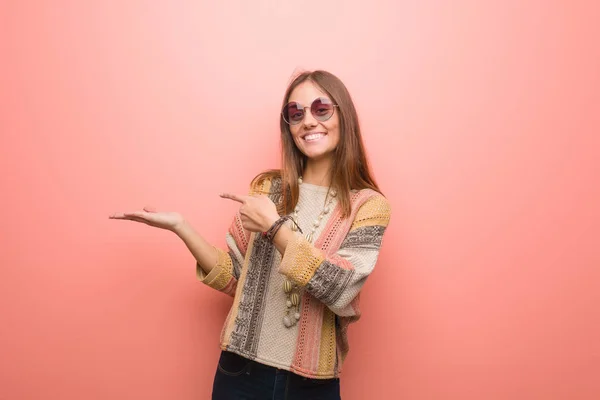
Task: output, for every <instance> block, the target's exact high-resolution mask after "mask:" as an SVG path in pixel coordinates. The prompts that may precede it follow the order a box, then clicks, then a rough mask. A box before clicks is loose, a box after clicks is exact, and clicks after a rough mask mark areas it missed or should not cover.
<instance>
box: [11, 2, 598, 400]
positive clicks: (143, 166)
mask: <svg viewBox="0 0 600 400" xmlns="http://www.w3.org/2000/svg"><path fill="white" fill-rule="evenodd" d="M525 3H526V4H525ZM586 3H588V4H586ZM594 3H595V2H592V1H588V2H585V1H576V0H575V1H568V2H565V1H558V0H557V1H541V0H538V1H535V0H534V1H528V2H523V1H521V0H518V1H517V0H510V1H500V0H497V1H487V2H480V1H467V0H462V1H453V2H450V1H448V2H445V1H440V0H438V1H434V0H428V1H420V2H409V1H379V2H374V3H373V2H369V3H368V4H369V5H370V7H369V6H366V5H365V3H364V2H359V1H356V0H353V1H348V0H345V1H341V0H339V1H321V2H315V1H295V2H282V1H266V0H263V1H231V0H230V1H225V2H216V1H210V2H209V1H205V2H184V1H177V2H163V3H162V4H161V3H159V2H156V1H155V2H152V3H149V4H145V3H143V2H140V1H137V2H134V1H129V2H106V1H91V0H89V1H85V2H76V1H62V2H58V1H54V2H41V1H37V2H36V1H31V0H30V1H19V2H17V1H7V2H2V3H0V44H1V46H0V49H1V50H0V51H1V52H2V53H1V54H0V57H1V61H0V89H1V90H0V128H1V130H0V131H1V136H0V152H1V157H0V168H1V171H2V173H1V175H0V179H1V180H0V184H1V186H0V187H1V188H2V195H1V196H0V203H1V208H0V212H1V214H2V229H1V231H0V235H1V237H0V239H1V243H2V244H1V249H2V250H1V252H0V305H1V311H0V398H2V399H11V400H12V399H41V398H44V399H61V400H65V399H91V400H93V399H142V398H143V399H201V398H207V397H208V395H209V393H210V385H211V382H212V377H213V373H214V370H215V366H216V360H217V356H218V351H219V350H218V346H217V342H218V335H219V331H220V328H221V324H222V323H223V321H224V318H225V313H226V311H227V309H228V306H229V304H230V300H229V299H228V298H226V297H225V296H223V295H221V294H219V293H216V292H213V291H210V290H209V289H207V288H206V287H204V286H202V285H201V284H199V283H198V282H197V281H196V280H195V276H194V268H193V266H194V263H193V259H192V257H191V255H190V254H189V253H188V252H187V251H186V249H185V246H184V245H183V244H182V243H181V242H179V241H178V239H177V238H176V237H175V236H174V235H171V234H169V233H167V232H164V231H158V230H153V229H151V228H149V227H146V226H142V225H138V224H134V223H128V222H125V221H112V220H108V219H107V216H108V214H109V213H111V212H114V211H122V210H131V209H137V208H139V207H141V206H143V205H145V204H151V205H154V206H156V207H158V208H159V209H167V210H178V211H180V212H182V213H184V214H185V215H186V216H187V217H188V218H189V219H190V220H191V221H192V222H193V223H194V224H195V225H196V227H197V228H198V230H200V231H201V232H202V233H203V234H204V235H205V236H206V237H207V238H208V239H209V240H211V241H212V242H214V243H215V244H219V245H224V234H225V230H226V228H227V226H228V224H229V222H230V220H231V217H232V215H233V213H234V212H235V210H236V205H235V204H234V203H232V202H229V201H224V200H222V199H220V198H219V197H218V196H217V194H218V193H219V192H221V191H235V192H244V191H245V190H246V186H247V184H248V181H249V179H250V178H251V177H252V176H253V175H254V174H255V173H257V172H258V171H260V170H261V169H263V168H267V167H273V166H276V165H277V161H278V157H277V153H276V152H277V149H278V132H277V129H278V125H277V121H278V120H277V113H278V111H279V105H280V101H281V96H282V94H283V91H284V89H285V86H286V84H287V82H288V79H289V78H290V76H291V74H292V73H293V72H294V70H296V69H297V68H324V69H328V70H331V71H332V72H334V73H336V74H337V75H339V76H340V77H341V78H342V79H343V80H344V81H345V82H346V83H347V85H348V87H349V88H350V90H351V92H352V94H353V96H354V98H355V100H356V103H357V106H358V109H359V111H360V116H361V119H362V123H363V128H364V132H365V140H366V143H367V146H368V150H369V153H370V157H371V161H372V163H373V168H374V171H375V173H376V175H377V177H378V180H379V182H380V185H381V187H382V188H383V190H384V192H385V194H386V195H387V196H388V198H389V199H390V201H391V202H392V205H393V210H394V214H393V220H392V224H391V226H390V227H389V230H388V233H387V236H386V239H385V242H384V248H383V251H382V254H381V258H380V263H379V264H378V267H377V268H376V270H375V273H374V275H373V276H372V278H371V279H370V281H369V282H368V283H367V285H366V287H365V289H364V297H363V303H362V304H363V309H364V316H363V319H362V320H361V321H360V322H359V323H358V324H356V325H355V326H353V328H352V329H351V331H350V340H351V347H352V348H351V351H350V355H349V357H348V360H347V364H346V368H345V371H344V375H343V379H342V394H343V398H344V399H346V400H349V399H396V398H398V399H411V400H413V399H428V400H429V399H444V400H446V399H457V400H470V399H478V400H479V399H486V400H490V399H544V400H547V399H597V398H600V378H599V377H600V313H599V312H598V304H599V301H600V290H599V289H600V288H599V286H600V272H599V269H598V267H599V266H600V250H599V244H600V243H599V242H600V231H599V226H600V210H599V203H600V184H599V178H600V176H599V175H600V168H599V160H598V153H599V151H598V149H599V148H600V143H599V142H600V140H599V139H598V135H599V134H600V112H599V110H600V94H599V93H600V73H599V71H600V45H599V42H600V28H598V27H597V26H598V25H597V21H598V20H599V19H600V7H599V6H597V5H592V4H594ZM595 4H597V3H595Z"/></svg>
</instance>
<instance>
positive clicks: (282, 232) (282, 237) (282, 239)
mask: <svg viewBox="0 0 600 400" xmlns="http://www.w3.org/2000/svg"><path fill="white" fill-rule="evenodd" d="M293 236H294V231H292V230H291V229H290V228H289V227H288V226H287V225H285V224H284V225H283V226H282V227H281V228H279V230H278V231H277V234H276V235H275V237H274V238H273V244H274V245H275V248H277V250H278V251H279V252H280V253H281V256H283V255H284V254H285V249H286V247H287V245H288V242H289V241H290V239H291V238H292V237H293Z"/></svg>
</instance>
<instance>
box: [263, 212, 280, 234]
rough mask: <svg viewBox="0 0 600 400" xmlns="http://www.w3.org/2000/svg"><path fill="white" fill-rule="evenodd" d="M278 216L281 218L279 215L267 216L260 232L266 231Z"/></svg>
mask: <svg viewBox="0 0 600 400" xmlns="http://www.w3.org/2000/svg"><path fill="white" fill-rule="evenodd" d="M279 218H281V217H280V216H279V215H277V216H272V217H270V218H268V219H267V222H266V224H265V226H263V229H262V232H267V231H268V230H269V229H271V228H272V227H273V225H275V223H276V222H277V221H279Z"/></svg>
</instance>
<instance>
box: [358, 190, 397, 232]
mask: <svg viewBox="0 0 600 400" xmlns="http://www.w3.org/2000/svg"><path fill="white" fill-rule="evenodd" d="M353 197H354V201H353V203H354V204H353V208H354V207H356V215H355V216H354V221H353V223H352V228H357V227H359V226H369V225H379V226H383V227H387V226H388V224H389V222H390V218H391V214H392V206H391V204H390V202H389V200H388V199H387V198H386V197H385V196H384V195H383V194H381V193H379V192H377V191H375V190H372V189H363V190H360V191H357V192H354V196H353Z"/></svg>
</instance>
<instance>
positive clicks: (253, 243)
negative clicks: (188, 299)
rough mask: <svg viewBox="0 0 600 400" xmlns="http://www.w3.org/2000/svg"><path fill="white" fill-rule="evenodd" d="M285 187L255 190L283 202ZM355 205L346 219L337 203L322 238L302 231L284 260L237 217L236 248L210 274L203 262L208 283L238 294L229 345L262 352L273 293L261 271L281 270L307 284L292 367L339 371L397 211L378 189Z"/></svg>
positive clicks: (224, 343) (305, 371)
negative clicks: (266, 307) (264, 316)
mask: <svg viewBox="0 0 600 400" xmlns="http://www.w3.org/2000/svg"><path fill="white" fill-rule="evenodd" d="M280 188H281V181H280V180H279V179H276V180H273V181H270V180H266V181H264V182H263V183H262V184H261V185H260V186H259V187H254V188H251V190H250V194H257V193H263V194H267V195H268V196H269V197H270V198H271V200H272V201H273V202H274V203H275V204H277V203H278V202H279V201H280V200H281V196H280V193H281V190H280ZM351 204H352V212H351V215H350V217H349V218H345V219H342V218H341V215H342V210H341V208H340V205H339V204H337V205H336V207H335V208H334V210H333V213H332V215H331V217H330V218H329V220H328V221H327V225H326V226H325V228H324V229H323V232H322V233H321V235H320V236H319V237H318V238H316V240H315V242H314V244H311V243H310V242H308V241H307V240H306V239H305V238H304V237H303V236H302V235H300V234H298V233H297V234H296V235H294V237H293V239H292V240H290V241H289V242H288V244H287V247H286V250H285V254H284V255H283V257H282V258H281V263H280V264H279V265H278V266H273V265H272V264H273V254H274V252H276V251H277V250H276V249H275V247H274V245H272V244H270V243H268V242H267V241H266V240H265V239H264V238H263V237H262V235H260V234H256V233H250V232H248V231H246V230H245V229H244V228H243V227H242V223H241V220H240V218H239V213H238V214H237V215H236V217H235V218H234V221H233V223H232V224H231V227H230V229H229V231H228V235H227V236H228V239H229V240H228V247H229V250H228V251H224V250H222V249H219V248H217V252H218V262H217V265H216V266H215V267H214V268H213V269H212V270H211V271H210V273H209V274H205V273H204V271H203V270H202V269H201V268H200V266H199V265H196V271H197V275H198V278H199V279H200V280H201V282H203V283H205V284H207V285H208V286H210V287H212V288H214V289H216V290H219V291H221V292H223V293H226V294H228V295H230V296H233V297H234V301H233V305H232V307H231V310H230V311H229V314H228V316H227V319H226V321H225V324H224V326H223V329H222V332H221V337H220V347H221V349H222V350H227V351H232V352H235V353H238V354H240V355H242V356H244V357H247V358H250V359H255V358H256V349H257V347H258V342H259V340H260V324H261V316H260V313H261V310H260V305H261V304H262V301H264V299H263V297H264V291H265V288H264V279H262V278H261V277H262V276H264V275H268V271H266V270H270V269H272V268H277V270H278V272H279V273H281V274H284V275H286V276H287V277H288V279H290V280H292V281H293V282H295V283H296V284H297V285H299V286H300V288H301V289H302V290H303V295H302V301H301V308H300V314H301V318H300V321H299V327H298V329H299V331H298V332H299V334H298V338H297V342H296V348H295V355H294V359H293V363H292V365H290V366H289V368H288V369H289V370H290V371H292V372H294V373H297V374H299V375H302V376H305V377H309V378H321V379H325V378H334V377H339V374H340V373H341V370H342V363H343V361H344V359H345V357H346V355H347V353H348V350H349V346H348V337H347V329H348V326H349V325H350V324H351V323H353V322H355V321H357V320H358V319H359V318H360V309H359V299H360V289H361V287H362V286H363V284H364V283H365V280H366V279H367V277H368V275H369V274H370V273H371V272H372V270H373V268H374V267H375V263H376V261H377V257H378V254H379V249H380V246H381V243H382V239H383V234H384V231H385V229H386V227H387V225H388V223H389V220H390V212H391V209H390V205H389V203H388V201H387V200H386V199H385V197H383V196H382V195H381V194H379V193H377V192H375V191H373V190H370V189H364V190H361V191H353V192H352V193H351ZM353 252H354V256H356V255H357V254H358V255H359V254H364V252H369V254H370V257H369V262H366V263H365V262H360V268H357V265H355V264H358V263H354V264H353V262H352V257H349V256H348V254H353ZM238 260H243V262H242V263H240V261H238ZM261 282H262V284H261Z"/></svg>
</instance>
